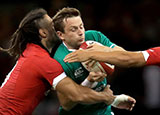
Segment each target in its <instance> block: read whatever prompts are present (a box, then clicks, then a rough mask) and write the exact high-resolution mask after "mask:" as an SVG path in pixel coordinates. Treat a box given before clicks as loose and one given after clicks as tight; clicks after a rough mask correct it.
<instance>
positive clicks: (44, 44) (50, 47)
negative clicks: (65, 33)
mask: <svg viewBox="0 0 160 115" xmlns="http://www.w3.org/2000/svg"><path fill="white" fill-rule="evenodd" d="M41 43H42V45H43V46H44V47H45V48H46V49H47V50H48V52H49V53H51V51H52V48H53V47H54V44H52V45H51V44H50V43H47V42H45V41H43V40H42V41H41Z"/></svg>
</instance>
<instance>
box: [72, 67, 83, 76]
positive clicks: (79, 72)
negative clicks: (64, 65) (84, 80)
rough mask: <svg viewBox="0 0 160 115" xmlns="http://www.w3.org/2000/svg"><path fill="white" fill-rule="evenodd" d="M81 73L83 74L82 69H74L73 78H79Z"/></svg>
mask: <svg viewBox="0 0 160 115" xmlns="http://www.w3.org/2000/svg"><path fill="white" fill-rule="evenodd" d="M83 72H84V70H83V69H82V67H79V68H78V69H76V70H75V72H74V75H75V78H79V77H81V76H82V74H83Z"/></svg>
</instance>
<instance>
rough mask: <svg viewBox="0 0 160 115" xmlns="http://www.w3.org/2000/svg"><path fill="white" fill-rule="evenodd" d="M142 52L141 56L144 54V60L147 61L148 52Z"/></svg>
mask: <svg viewBox="0 0 160 115" xmlns="http://www.w3.org/2000/svg"><path fill="white" fill-rule="evenodd" d="M142 54H143V56H144V59H145V61H147V60H148V57H149V54H148V52H147V51H142Z"/></svg>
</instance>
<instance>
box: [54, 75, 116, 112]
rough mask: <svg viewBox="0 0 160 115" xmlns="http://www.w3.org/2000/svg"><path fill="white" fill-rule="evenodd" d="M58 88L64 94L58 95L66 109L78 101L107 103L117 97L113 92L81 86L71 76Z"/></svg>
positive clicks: (82, 102)
mask: <svg viewBox="0 0 160 115" xmlns="http://www.w3.org/2000/svg"><path fill="white" fill-rule="evenodd" d="M56 90H57V92H58V93H60V94H63V96H59V95H58V96H59V100H60V103H61V105H62V107H64V109H66V110H69V109H71V108H70V107H68V106H70V105H72V106H74V105H75V104H77V103H81V104H95V103H100V102H105V103H106V104H111V103H112V102H113V100H114V98H115V97H114V95H113V94H111V93H106V92H96V91H94V90H92V89H90V88H87V87H83V86H80V85H78V84H76V83H75V82H73V81H72V80H71V79H70V78H64V80H62V81H60V83H58V85H57V87H56ZM64 97H65V99H64Z"/></svg>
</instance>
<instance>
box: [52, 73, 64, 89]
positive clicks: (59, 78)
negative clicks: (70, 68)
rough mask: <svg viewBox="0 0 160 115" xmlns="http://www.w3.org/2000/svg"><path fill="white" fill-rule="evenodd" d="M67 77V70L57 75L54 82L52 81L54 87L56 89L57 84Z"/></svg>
mask: <svg viewBox="0 0 160 115" xmlns="http://www.w3.org/2000/svg"><path fill="white" fill-rule="evenodd" d="M65 77H66V74H65V72H63V73H61V74H60V75H59V76H57V77H56V78H55V79H54V80H53V83H52V87H53V89H54V90H56V86H57V84H58V83H59V82H60V81H61V80H62V79H64V78H65Z"/></svg>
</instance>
